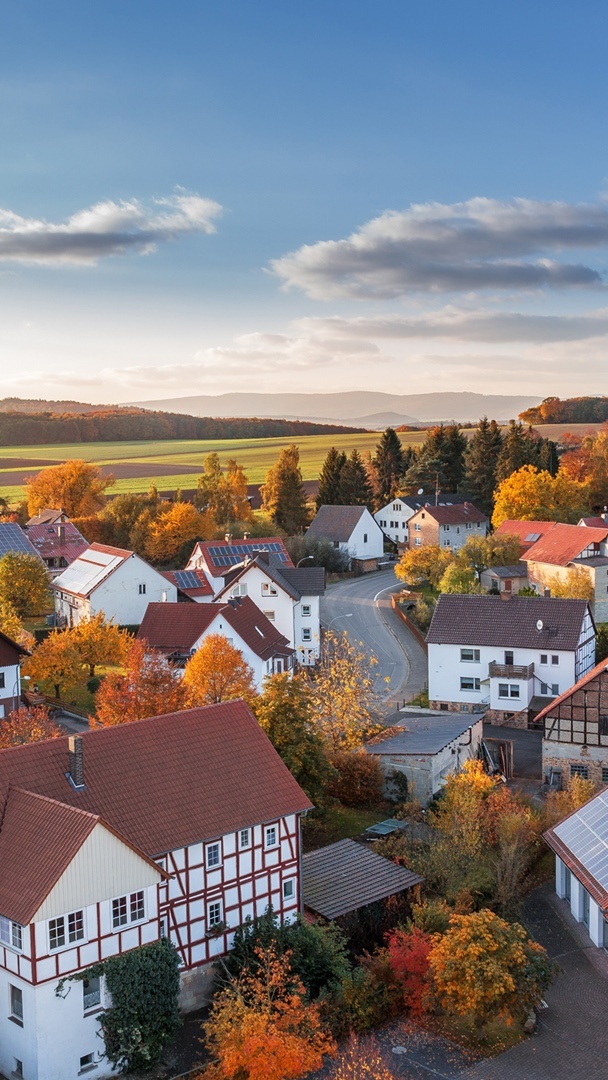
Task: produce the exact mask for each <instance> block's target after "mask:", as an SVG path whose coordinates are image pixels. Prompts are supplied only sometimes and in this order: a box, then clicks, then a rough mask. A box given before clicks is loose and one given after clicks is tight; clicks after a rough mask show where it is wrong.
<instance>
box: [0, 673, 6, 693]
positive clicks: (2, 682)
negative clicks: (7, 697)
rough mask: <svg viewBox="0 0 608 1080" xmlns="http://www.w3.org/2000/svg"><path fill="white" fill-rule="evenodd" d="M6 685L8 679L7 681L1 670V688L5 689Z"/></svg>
mask: <svg viewBox="0 0 608 1080" xmlns="http://www.w3.org/2000/svg"><path fill="white" fill-rule="evenodd" d="M5 686H6V681H5V678H4V672H3V671H0V689H1V690H4V687H5Z"/></svg>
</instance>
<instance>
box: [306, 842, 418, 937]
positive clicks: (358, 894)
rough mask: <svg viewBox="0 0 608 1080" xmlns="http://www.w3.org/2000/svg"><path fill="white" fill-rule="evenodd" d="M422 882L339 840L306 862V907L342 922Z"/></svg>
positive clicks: (358, 846) (311, 854)
mask: <svg viewBox="0 0 608 1080" xmlns="http://www.w3.org/2000/svg"><path fill="white" fill-rule="evenodd" d="M422 881H423V879H422V878H421V877H419V875H418V874H414V873H412V871H411V870H406V869H404V867H402V866H397V864H396V863H394V862H391V860H390V859H385V858H384V856H382V855H377V854H376V852H375V851H370V849H369V848H367V847H363V845H362V844H357V843H356V841H355V840H339V841H338V842H337V843H336V844H329V845H328V846H327V847H323V848H318V849H317V850H316V851H309V852H307V853H306V854H305V855H304V856H303V858H302V885H303V893H304V906H305V907H307V908H308V909H309V910H310V911H313V912H314V913H315V914H316V915H321V916H323V918H325V919H338V918H340V916H341V915H348V913H349V912H351V911H357V910H358V908H362V907H365V906H366V905H367V904H373V903H374V902H375V901H377V900H386V899H387V898H388V897H389V896H394V895H395V893H400V892H404V891H405V889H411V888H412V887H413V886H414V885H420V884H421V883H422Z"/></svg>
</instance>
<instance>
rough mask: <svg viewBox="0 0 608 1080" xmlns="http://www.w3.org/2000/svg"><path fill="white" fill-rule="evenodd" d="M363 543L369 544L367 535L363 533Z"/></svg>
mask: <svg viewBox="0 0 608 1080" xmlns="http://www.w3.org/2000/svg"><path fill="white" fill-rule="evenodd" d="M363 543H364V544H367V533H363Z"/></svg>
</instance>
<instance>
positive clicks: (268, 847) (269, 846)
mask: <svg viewBox="0 0 608 1080" xmlns="http://www.w3.org/2000/svg"><path fill="white" fill-rule="evenodd" d="M271 832H272V833H274V840H273V841H272V843H269V842H268V834H269V833H271ZM278 846H279V826H278V825H265V826H264V851H273V850H274V848H278Z"/></svg>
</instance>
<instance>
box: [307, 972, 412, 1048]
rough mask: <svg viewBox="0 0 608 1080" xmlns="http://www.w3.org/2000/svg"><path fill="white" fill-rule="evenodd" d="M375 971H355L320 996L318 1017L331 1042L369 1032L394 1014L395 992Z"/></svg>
mask: <svg viewBox="0 0 608 1080" xmlns="http://www.w3.org/2000/svg"><path fill="white" fill-rule="evenodd" d="M372 964H374V962H372ZM375 966H376V965H375V964H374V967H375ZM374 967H370V966H369V964H368V965H366V966H363V967H356V968H355V969H354V971H352V972H350V973H349V974H348V975H347V976H346V977H345V978H344V979H343V980H342V982H341V983H340V985H339V987H337V988H336V989H335V990H334V991H333V992H332V993H327V994H324V995H322V996H321V999H320V1004H321V1015H322V1016H323V1019H324V1020H325V1022H326V1023H327V1024H328V1026H329V1029H330V1031H331V1033H332V1035H333V1036H334V1038H337V1039H339V1038H344V1036H345V1035H349V1034H350V1033H351V1032H355V1033H357V1034H359V1033H361V1032H363V1031H369V1029H370V1028H373V1027H378V1025H379V1024H382V1023H384V1022H385V1021H386V1020H387V1019H388V1018H389V1017H390V1016H391V1015H392V1014H393V1013H394V1012H395V1007H396V1005H395V995H394V992H393V990H392V989H391V988H390V986H389V984H388V982H385V981H383V980H382V979H381V978H379V973H378V971H377V970H374Z"/></svg>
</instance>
